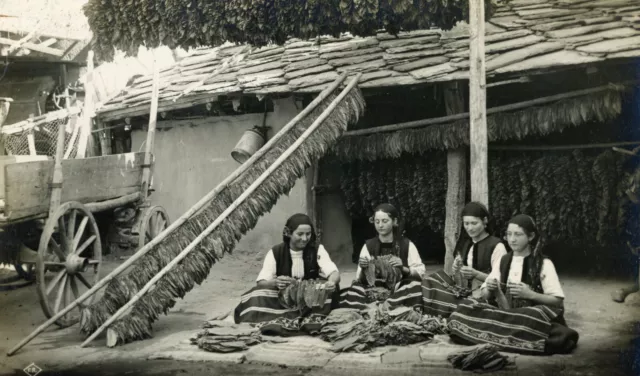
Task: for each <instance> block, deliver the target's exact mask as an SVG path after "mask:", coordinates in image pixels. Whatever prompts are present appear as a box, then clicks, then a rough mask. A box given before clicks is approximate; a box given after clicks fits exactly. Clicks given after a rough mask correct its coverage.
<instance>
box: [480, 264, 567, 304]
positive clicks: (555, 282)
mask: <svg viewBox="0 0 640 376" xmlns="http://www.w3.org/2000/svg"><path fill="white" fill-rule="evenodd" d="M523 269H524V256H513V259H512V260H511V267H510V269H509V276H508V277H507V281H511V282H522V273H523ZM500 277H501V274H500V264H498V266H497V267H496V266H493V269H492V270H491V274H489V277H487V279H489V278H495V279H496V280H498V281H500ZM540 284H541V285H542V292H543V293H544V294H545V295H551V296H555V297H556V298H561V299H564V291H563V290H562V285H560V279H559V278H558V273H556V268H555V266H554V265H553V262H552V261H551V260H549V259H544V261H543V262H542V270H541V271H540ZM486 286H487V283H486V282H485V283H483V284H482V288H485V287H486Z"/></svg>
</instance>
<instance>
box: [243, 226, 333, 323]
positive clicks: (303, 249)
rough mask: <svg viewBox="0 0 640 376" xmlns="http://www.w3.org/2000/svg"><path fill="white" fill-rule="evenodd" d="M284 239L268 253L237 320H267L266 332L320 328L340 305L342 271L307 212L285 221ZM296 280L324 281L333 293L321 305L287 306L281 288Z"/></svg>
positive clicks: (256, 321)
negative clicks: (333, 259) (281, 296)
mask: <svg viewBox="0 0 640 376" xmlns="http://www.w3.org/2000/svg"><path fill="white" fill-rule="evenodd" d="M282 240H283V242H282V243H280V244H278V245H276V246H274V247H273V248H271V250H269V252H267V255H266V257H265V260H264V264H263V266H262V270H261V271H260V274H258V278H257V286H256V287H254V288H253V289H251V290H249V291H247V292H246V293H244V294H243V295H242V297H241V298H240V304H239V305H238V307H236V309H235V312H234V319H235V322H236V323H241V322H249V323H267V324H266V325H265V326H263V327H262V331H263V332H270V333H274V334H294V333H296V332H299V331H306V332H313V331H314V330H318V329H319V323H320V322H321V320H322V319H323V318H324V317H325V316H326V315H327V314H329V312H330V311H331V309H332V307H333V306H335V305H336V304H337V301H338V296H339V295H338V294H339V287H338V283H339V282H340V273H339V271H338V268H337V267H336V265H335V264H334V263H333V261H331V258H330V257H329V254H328V252H327V250H326V249H325V248H324V247H323V246H322V245H321V244H316V233H315V229H314V226H313V224H312V222H311V219H310V218H309V217H308V216H307V215H305V214H295V215H293V216H291V217H290V218H289V219H288V220H287V223H286V224H285V227H284V230H283V234H282ZM294 280H298V281H301V280H324V281H326V282H325V283H324V286H323V287H324V288H325V289H329V290H333V294H332V295H331V297H330V298H329V299H327V300H326V301H325V304H324V306H322V307H320V308H313V309H305V310H304V311H303V312H300V311H299V310H298V309H297V308H290V307H286V306H285V305H283V303H282V301H281V298H280V297H279V291H280V290H283V289H286V287H287V286H289V285H290V284H291V283H292V281H294Z"/></svg>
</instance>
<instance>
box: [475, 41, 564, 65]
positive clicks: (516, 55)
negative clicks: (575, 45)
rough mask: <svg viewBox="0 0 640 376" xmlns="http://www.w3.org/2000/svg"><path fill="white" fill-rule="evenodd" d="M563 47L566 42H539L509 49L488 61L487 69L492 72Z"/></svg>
mask: <svg viewBox="0 0 640 376" xmlns="http://www.w3.org/2000/svg"><path fill="white" fill-rule="evenodd" d="M563 48H564V44H562V43H560V42H546V43H538V44H535V45H532V46H528V47H525V48H521V49H519V50H515V51H509V52H506V53H504V54H500V55H497V56H496V57H495V58H493V59H491V61H489V62H487V66H486V69H487V71H488V72H491V71H494V70H496V69H498V68H501V67H504V66H507V65H510V64H514V63H518V62H522V61H524V60H526V59H529V58H531V57H533V56H537V55H542V54H545V53H549V52H553V51H558V50H561V49H563Z"/></svg>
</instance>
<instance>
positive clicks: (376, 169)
mask: <svg viewBox="0 0 640 376" xmlns="http://www.w3.org/2000/svg"><path fill="white" fill-rule="evenodd" d="M626 158H627V157H626V156H623V155H622V154H618V153H614V152H612V151H605V152H600V153H594V152H593V151H581V150H574V151H553V152H532V151H523V152H520V151H503V152H495V151H493V152H490V153H489V200H490V202H491V213H492V216H493V220H494V221H493V222H494V224H495V229H494V230H495V234H496V235H498V236H502V235H503V234H504V230H505V229H506V226H507V222H508V221H509V219H510V218H511V217H512V216H513V215H515V214H517V213H526V214H529V215H531V216H532V217H534V218H535V219H536V221H537V224H538V227H539V229H540V231H541V232H543V233H544V234H545V235H546V236H547V237H548V239H550V240H554V241H559V242H564V243H565V244H567V245H576V246H593V245H600V246H610V245H616V244H620V243H625V242H626V241H628V240H629V241H631V242H632V243H635V242H636V241H637V240H640V239H636V238H637V237H639V236H640V235H638V234H637V231H633V230H632V229H633V228H638V226H640V224H639V222H640V219H638V215H637V214H636V213H637V211H638V210H637V205H636V208H635V210H634V206H633V205H634V204H633V203H632V202H631V201H630V200H629V199H628V197H627V195H626V191H627V190H628V189H629V188H630V187H631V185H632V184H633V176H632V173H633V170H632V168H633V166H631V165H629V166H626V165H625V161H626ZM363 165H365V166H366V167H365V168H366V170H362V169H357V168H354V166H363ZM446 168H447V164H446V157H445V155H444V153H441V152H431V153H428V154H423V155H414V156H409V155H403V156H402V157H400V158H397V159H383V160H376V161H373V162H369V163H365V162H362V161H354V162H351V163H344V164H343V174H342V181H341V188H342V192H343V194H344V199H345V202H346V205H347V208H348V209H349V212H350V214H351V215H352V216H353V217H355V218H358V217H361V216H362V213H366V215H371V214H372V210H373V206H372V205H374V204H377V203H380V202H389V203H391V204H393V205H394V206H396V207H397V208H398V209H399V210H401V214H402V216H403V217H404V218H405V220H406V227H407V228H410V229H411V230H413V232H414V233H419V232H421V231H425V230H427V229H429V230H432V231H436V232H442V231H443V229H444V217H445V196H446V185H447V183H446V179H447V171H446ZM351 174H360V176H353V175H351ZM362 175H366V178H363V179H362V180H363V184H362V185H358V184H353V181H356V180H359V179H360V178H361V176H362ZM371 184H373V185H377V189H374V188H372V187H371V186H370V185H371ZM361 190H364V192H363V191H361ZM364 195H369V198H368V199H367V200H364V201H362V200H358V199H357V197H361V196H364ZM634 226H636V227H634Z"/></svg>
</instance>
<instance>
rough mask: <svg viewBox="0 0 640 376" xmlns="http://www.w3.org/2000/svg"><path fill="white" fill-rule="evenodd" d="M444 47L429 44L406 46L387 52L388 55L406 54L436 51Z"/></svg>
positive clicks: (389, 49)
mask: <svg viewBox="0 0 640 376" xmlns="http://www.w3.org/2000/svg"><path fill="white" fill-rule="evenodd" d="M441 46H442V45H441V44H440V43H429V44H411V45H408V46H404V47H394V48H388V49H387V50H386V51H385V52H386V53H388V54H401V53H404V52H411V51H423V50H430V49H434V48H440V47H441Z"/></svg>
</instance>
